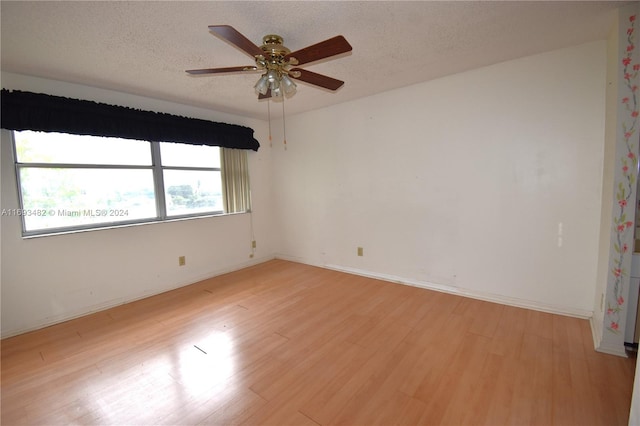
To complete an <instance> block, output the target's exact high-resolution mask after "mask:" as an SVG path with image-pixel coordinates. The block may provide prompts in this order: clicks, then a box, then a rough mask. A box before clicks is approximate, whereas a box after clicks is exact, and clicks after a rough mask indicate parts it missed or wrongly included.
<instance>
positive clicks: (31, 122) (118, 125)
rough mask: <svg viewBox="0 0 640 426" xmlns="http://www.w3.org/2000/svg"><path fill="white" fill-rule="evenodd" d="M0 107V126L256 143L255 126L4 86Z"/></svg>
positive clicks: (240, 144) (197, 142) (199, 141)
mask: <svg viewBox="0 0 640 426" xmlns="http://www.w3.org/2000/svg"><path fill="white" fill-rule="evenodd" d="M1 108H2V110H1V111H2V116H1V121H0V125H1V126H2V128H4V129H9V130H37V131H44V132H61V133H72V134H77V135H93V136H109V137H119V138H124V139H140V140H146V141H152V142H179V143H187V144H192V145H211V146H221V147H225V148H237V149H252V150H254V151H257V150H258V148H259V147H260V144H259V143H258V141H257V140H255V139H254V137H253V129H251V128H249V127H244V126H238V125H235V124H226V123H216V122H213V121H207V120H201V119H197V118H187V117H181V116H177V115H171V114H165V113H158V112H153V111H142V110H138V109H133V108H127V107H122V106H115V105H107V104H103V103H98V102H93V101H84V100H78V99H70V98H64V97H61V96H52V95H46V94H41V93H31V92H23V91H19V90H13V91H9V90H6V89H2V94H1Z"/></svg>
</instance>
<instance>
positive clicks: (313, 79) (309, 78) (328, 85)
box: [289, 68, 344, 90]
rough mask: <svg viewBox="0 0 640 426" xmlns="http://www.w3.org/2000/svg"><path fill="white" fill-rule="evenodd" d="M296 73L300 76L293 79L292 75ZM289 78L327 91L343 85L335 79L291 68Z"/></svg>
mask: <svg viewBox="0 0 640 426" xmlns="http://www.w3.org/2000/svg"><path fill="white" fill-rule="evenodd" d="M297 73H300V76H298V77H294V76H293V74H297ZM289 77H291V78H295V79H297V80H300V81H304V82H305V83H309V84H313V85H315V86H320V87H324V88H325V89H329V90H338V89H339V88H340V87H342V85H343V84H344V81H341V80H336V79H335V78H331V77H327V76H326V75H322V74H318V73H315V72H312V71H309V70H304V69H302V68H293V69H292V70H291V72H290V73H289Z"/></svg>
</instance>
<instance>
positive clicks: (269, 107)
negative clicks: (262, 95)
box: [267, 99, 272, 148]
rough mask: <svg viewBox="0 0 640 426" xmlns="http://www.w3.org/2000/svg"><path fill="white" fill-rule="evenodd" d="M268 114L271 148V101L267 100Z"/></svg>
mask: <svg viewBox="0 0 640 426" xmlns="http://www.w3.org/2000/svg"><path fill="white" fill-rule="evenodd" d="M267 114H268V116H269V148H271V146H272V145H271V99H267Z"/></svg>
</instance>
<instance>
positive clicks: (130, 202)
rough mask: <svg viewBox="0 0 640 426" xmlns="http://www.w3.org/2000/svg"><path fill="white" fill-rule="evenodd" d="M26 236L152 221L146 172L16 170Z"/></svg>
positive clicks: (151, 198) (149, 173)
mask: <svg viewBox="0 0 640 426" xmlns="http://www.w3.org/2000/svg"><path fill="white" fill-rule="evenodd" d="M20 186H21V191H22V202H23V207H24V213H23V214H24V221H25V228H26V230H27V231H34V230H39V229H48V228H59V227H75V226H81V225H88V224H101V223H111V222H125V221H132V220H139V219H148V218H154V217H156V216H157V214H156V204H155V199H154V189H153V175H152V171H151V170H126V169H81V168H77V169H75V168H74V169H48V168H33V167H21V168H20Z"/></svg>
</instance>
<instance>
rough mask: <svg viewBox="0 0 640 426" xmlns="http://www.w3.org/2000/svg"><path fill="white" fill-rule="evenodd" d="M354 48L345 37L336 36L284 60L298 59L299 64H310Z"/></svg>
mask: <svg viewBox="0 0 640 426" xmlns="http://www.w3.org/2000/svg"><path fill="white" fill-rule="evenodd" d="M352 49H353V48H352V47H351V45H350V44H349V42H348V41H347V40H346V39H345V38H344V37H343V36H341V35H340V36H335V37H333V38H330V39H329V40H325V41H321V42H320V43H316V44H314V45H311V46H308V47H305V48H304V49H300V50H296V51H295V52H291V53H289V54H287V55H285V57H284V59H285V60H286V59H291V58H296V59H297V60H298V63H297V64H294V65H302V64H306V63H309V62H314V61H317V60H320V59H324V58H328V57H330V56H334V55H339V54H341V53H345V52H350V51H351V50H352Z"/></svg>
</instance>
